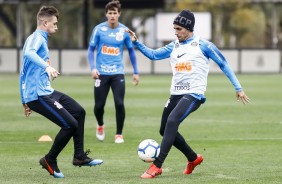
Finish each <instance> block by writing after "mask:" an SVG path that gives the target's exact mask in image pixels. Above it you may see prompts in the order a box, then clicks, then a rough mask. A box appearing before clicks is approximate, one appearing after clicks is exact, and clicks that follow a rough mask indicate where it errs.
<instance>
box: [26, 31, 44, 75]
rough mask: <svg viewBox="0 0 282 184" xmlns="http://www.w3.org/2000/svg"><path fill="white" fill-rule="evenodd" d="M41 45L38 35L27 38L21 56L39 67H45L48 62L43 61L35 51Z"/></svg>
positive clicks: (41, 41)
mask: <svg viewBox="0 0 282 184" xmlns="http://www.w3.org/2000/svg"><path fill="white" fill-rule="evenodd" d="M42 45H43V40H42V39H41V38H40V37H37V36H35V37H34V38H32V39H29V40H28V43H27V44H26V48H25V51H24V53H23V56H24V57H25V58H27V59H28V60H29V61H31V62H33V63H35V64H36V65H38V66H39V67H41V68H43V69H45V68H46V67H47V66H48V63H47V62H45V61H44V60H43V59H42V58H41V57H40V56H39V55H38V54H37V51H38V50H39V48H40V47H41V46H42Z"/></svg>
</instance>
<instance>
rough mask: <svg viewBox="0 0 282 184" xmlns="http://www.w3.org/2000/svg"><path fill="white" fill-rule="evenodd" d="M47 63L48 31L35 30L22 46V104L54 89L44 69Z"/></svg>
mask: <svg viewBox="0 0 282 184" xmlns="http://www.w3.org/2000/svg"><path fill="white" fill-rule="evenodd" d="M49 64H50V63H49V49H48V33H47V32H45V31H42V30H36V31H35V32H33V33H32V34H31V35H30V36H29V37H28V38H27V39H26V42H25V44H24V47H23V57H22V68H21V71H20V94H21V100H22V104H26V103H28V102H30V101H34V100H37V99H38V96H44V95H50V94H51V93H53V91H54V89H53V88H52V87H51V84H50V81H49V77H48V73H47V72H46V71H45V69H46V67H47V66H49Z"/></svg>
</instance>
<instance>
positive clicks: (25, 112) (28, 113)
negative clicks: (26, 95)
mask: <svg viewBox="0 0 282 184" xmlns="http://www.w3.org/2000/svg"><path fill="white" fill-rule="evenodd" d="M23 107H24V115H25V117H29V115H30V114H31V113H32V111H31V109H30V108H29V107H28V106H27V105H26V104H23Z"/></svg>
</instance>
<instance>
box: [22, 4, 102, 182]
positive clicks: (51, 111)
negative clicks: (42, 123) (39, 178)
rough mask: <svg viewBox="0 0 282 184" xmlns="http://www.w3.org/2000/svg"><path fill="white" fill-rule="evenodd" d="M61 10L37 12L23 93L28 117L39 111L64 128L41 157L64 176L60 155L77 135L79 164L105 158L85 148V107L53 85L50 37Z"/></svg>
mask: <svg viewBox="0 0 282 184" xmlns="http://www.w3.org/2000/svg"><path fill="white" fill-rule="evenodd" d="M58 18H59V12H58V10H57V9H56V8H55V7H53V6H42V7H41V8H40V10H39V11H38V14H37V29H36V30H35V31H34V32H33V33H32V34H31V35H30V36H29V37H28V38H27V39H26V42H25V44H24V47H23V60H22V69H21V72H20V94H21V100H22V104H23V107H24V113H25V116H26V117H29V116H30V114H31V113H32V111H35V112H37V113H39V114H41V115H42V116H44V117H46V118H47V119H49V120H50V121H52V122H53V123H55V124H56V125H58V126H59V127H61V130H60V131H59V132H58V134H57V135H56V138H55V139H54V143H53V145H52V147H51V149H50V151H49V153H47V154H46V155H45V156H44V157H43V158H41V159H40V160H39V163H40V165H41V166H42V168H45V169H46V170H47V171H48V172H49V173H50V175H52V176H54V177H55V178H64V175H63V173H62V172H61V171H60V170H59V168H58V165H57V157H58V155H59V154H60V153H61V151H62V150H63V149H64V147H65V146H66V145H67V143H68V142H69V140H70V139H71V138H72V137H73V142H74V156H73V165H75V166H95V165H99V164H102V163H103V161H102V160H93V159H91V158H89V157H88V156H87V155H88V153H89V151H86V152H84V120H85V110H84V109H83V107H81V105H80V104H79V103H77V102H76V101H75V100H74V99H72V98H71V97H69V96H67V95H66V94H64V93H61V92H59V91H56V90H54V89H53V88H52V87H51V83H50V82H51V80H54V79H55V78H57V77H58V75H59V72H58V71H57V70H56V69H54V68H53V67H52V66H51V65H50V60H49V50H48V37H49V36H51V35H52V34H53V33H55V32H56V31H57V29H58V27H57V24H58Z"/></svg>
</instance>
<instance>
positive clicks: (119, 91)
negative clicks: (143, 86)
mask: <svg viewBox="0 0 282 184" xmlns="http://www.w3.org/2000/svg"><path fill="white" fill-rule="evenodd" d="M120 14H121V4H120V2H119V1H118V0H112V1H110V2H109V3H108V4H107V5H106V6H105V15H106V17H107V19H108V20H107V21H106V22H103V23H100V24H98V25H97V26H96V27H94V29H93V32H92V35H91V38H90V41H89V47H88V62H89V65H90V68H91V75H92V78H93V79H95V85H94V99H95V105H94V114H95V117H96V120H97V122H98V125H97V129H96V137H97V139H98V140H99V141H103V140H104V139H105V129H104V107H105V103H106V99H107V96H108V93H109V90H110V88H111V89H112V92H113V97H114V102H115V110H116V135H115V139H114V140H115V143H123V142H124V138H123V135H122V130H123V126H124V120H125V107H124V96H125V78H124V65H123V61H122V59H123V49H124V45H125V46H126V47H127V50H128V53H129V58H130V60H131V63H132V66H133V70H134V73H133V84H134V85H138V82H139V75H138V69H137V63H136V56H135V52H134V49H133V45H132V42H131V40H130V36H129V34H128V33H127V32H126V31H125V30H127V29H128V28H127V27H126V26H125V25H123V24H122V23H120V22H119V21H118V20H119V17H120ZM95 49H97V53H96V56H95V57H94V50H95ZM95 59H96V62H94V60H95Z"/></svg>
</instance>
